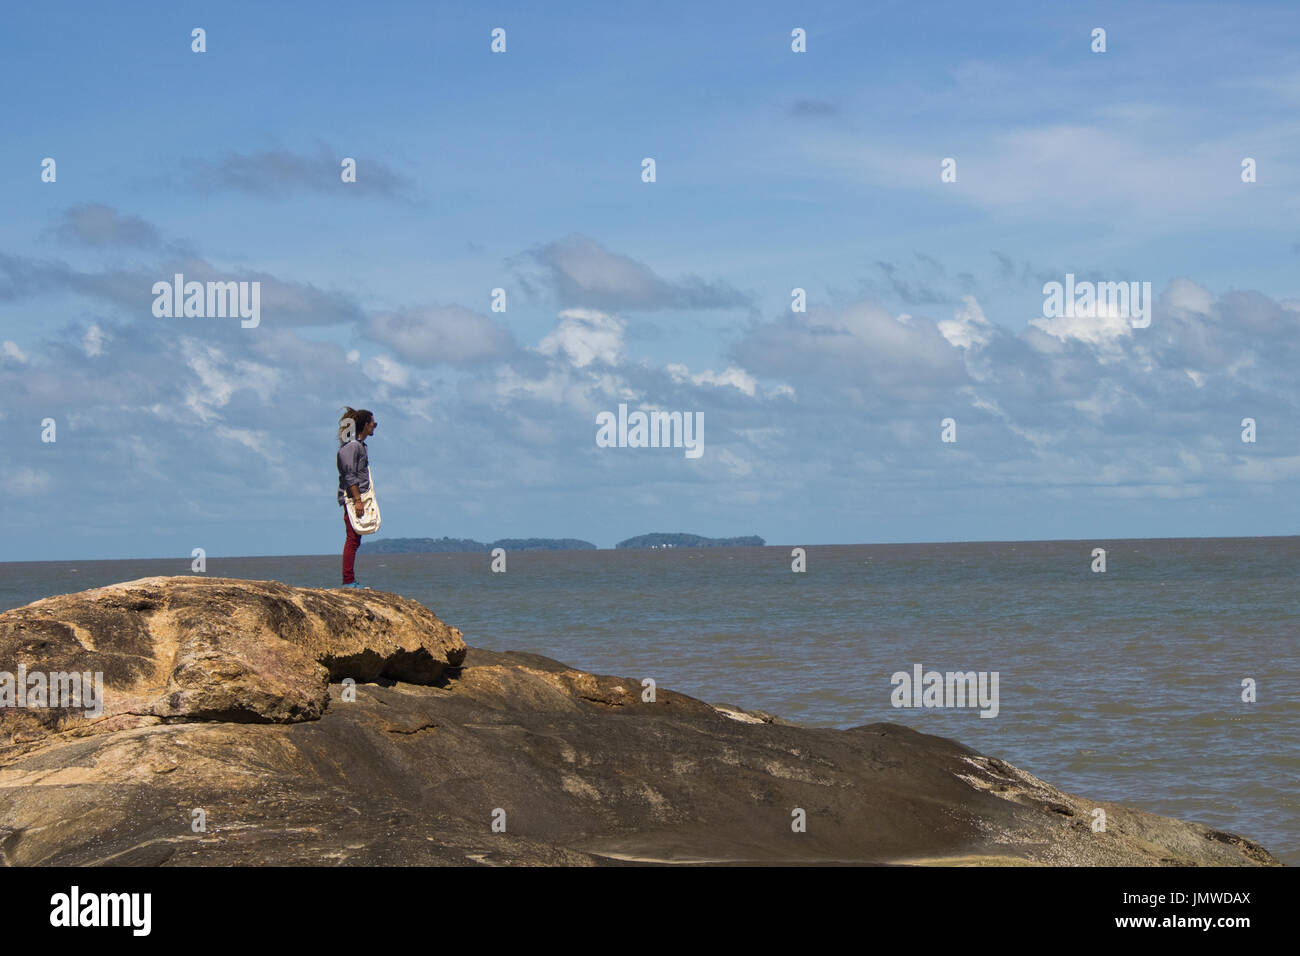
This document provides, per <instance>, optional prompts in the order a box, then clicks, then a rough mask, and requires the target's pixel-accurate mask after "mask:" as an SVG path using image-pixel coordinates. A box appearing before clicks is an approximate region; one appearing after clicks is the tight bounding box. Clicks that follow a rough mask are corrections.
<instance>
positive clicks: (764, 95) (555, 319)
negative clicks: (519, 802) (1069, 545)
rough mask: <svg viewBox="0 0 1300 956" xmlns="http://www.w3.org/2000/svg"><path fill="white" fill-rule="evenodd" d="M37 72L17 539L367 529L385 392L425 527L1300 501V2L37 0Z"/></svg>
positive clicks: (512, 528)
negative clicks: (1055, 288) (365, 415)
mask: <svg viewBox="0 0 1300 956" xmlns="http://www.w3.org/2000/svg"><path fill="white" fill-rule="evenodd" d="M196 28H201V29H202V30H203V31H204V35H203V39H204V46H205V49H204V50H203V51H202V52H196V51H195V50H194V49H193V47H194V45H195V43H196V41H195V39H194V36H193V32H192V31H193V30H195V29H196ZM498 29H499V30H502V31H504V46H505V48H504V51H494V50H493V48H492V47H493V31H494V30H498ZM1097 29H1102V30H1104V31H1105V50H1104V52H1102V51H1098V50H1095V49H1094V47H1096V46H1097V40H1096V39H1095V31H1096V30H1097ZM796 30H799V31H802V36H803V43H802V45H803V47H804V49H803V50H802V51H801V52H797V51H796V50H795V49H794V48H793V47H795V46H797V45H799V44H798V42H797V40H796V38H795V36H794V31H796ZM0 81H2V82H3V89H5V90H6V94H5V97H4V100H3V104H2V106H0V109H2V110H3V113H2V115H3V128H4V133H5V135H4V138H3V145H0V199H2V200H3V203H4V210H5V214H4V215H3V216H2V217H0V425H2V426H3V428H4V429H5V432H6V434H8V436H9V438H10V441H9V445H8V448H9V456H8V460H7V467H6V468H5V469H4V476H5V477H4V481H3V484H2V486H0V498H2V499H3V502H4V504H3V511H4V517H5V524H6V528H7V529H8V533H7V534H5V535H4V536H3V537H0V560H4V561H28V560H61V559H71V560H75V559H91V558H139V557H166V556H173V555H175V556H188V555H189V554H190V553H191V551H192V549H194V548H197V547H201V548H204V550H205V551H206V553H207V554H208V555H209V556H233V555H259V554H299V553H307V554H324V553H330V552H333V551H337V550H339V549H340V548H341V544H342V541H341V538H342V532H341V529H340V528H339V525H340V522H341V519H340V509H339V508H338V505H337V503H336V500H335V495H336V491H337V482H338V474H337V471H336V467H335V464H334V457H335V451H336V449H337V441H336V439H335V434H336V428H337V421H338V414H339V412H340V410H341V409H342V408H343V406H345V405H350V406H352V407H356V408H367V409H370V410H372V411H373V412H374V413H375V417H376V420H377V421H378V423H379V428H378V430H377V432H376V434H375V436H374V437H373V438H372V439H370V441H369V442H368V445H369V449H370V458H371V467H372V469H373V473H374V478H375V485H376V491H377V495H378V498H379V502H380V505H381V508H382V511H383V516H384V528H383V531H382V532H381V534H382V536H384V537H393V536H402V537H424V536H430V537H438V536H442V535H449V536H452V537H473V538H477V539H479V540H483V541H490V540H493V539H495V538H500V537H575V538H583V539H586V540H589V541H592V542H594V543H596V544H597V545H599V546H601V547H610V546H612V545H613V544H614V543H615V542H617V541H619V540H621V539H623V538H626V537H630V536H632V535H636V534H642V533H647V532H651V531H686V532H691V533H697V534H705V535H714V536H732V535H749V534H758V535H761V536H763V537H764V538H765V539H767V541H768V542H769V543H773V544H788V545H813V544H828V543H858V542H863V543H866V542H897V541H966V540H1024V539H1055V538H1070V539H1097V540H1102V539H1114V538H1131V537H1184V536H1195V537H1199V536H1218V535H1222V536H1235V535H1275V534H1297V533H1300V505H1297V492H1298V491H1300V426H1298V424H1297V420H1298V417H1300V376H1298V375H1297V368H1300V158H1298V157H1300V123H1298V122H1297V121H1296V116H1297V111H1298V110H1300V7H1297V6H1296V5H1295V4H1294V3H1276V4H1274V3H1237V4H1233V5H1231V6H1214V5H1200V4H1194V3H1176V4H1158V3H1149V4H1141V3H1132V2H1123V3H1114V4H1110V3H1088V4H1070V5H1064V4H1036V3H1023V4H1021V3H1005V4H991V5H970V4H964V3H951V4H949V3H932V4H917V3H914V2H905V3H888V2H886V3H873V4H870V5H864V4H860V3H817V2H811V3H804V2H801V3H799V4H786V3H764V2H747V3H744V4H735V3H729V4H698V3H673V2H665V3H657V4H652V5H635V6H634V5H626V6H623V5H610V6H598V5H593V4H589V3H556V4H545V5H541V4H526V3H519V4H491V3H463V4H456V3H411V4H405V3H383V2H376V3H368V4H356V5H353V4H341V3H323V4H322V3H313V4H305V3H302V4H299V3H276V4H265V3H240V2H228V3H223V4H220V5H213V4H202V3H184V2H180V3H171V4H167V5H160V4H142V3H130V2H125V3H119V4H113V5H111V6H105V5H102V4H92V3H81V4H76V3H69V4H60V5H57V6H55V7H50V6H49V5H22V6H15V7H13V8H12V9H10V10H9V11H7V13H6V27H5V29H4V30H3V31H0ZM47 159H52V160H54V175H53V177H52V178H53V181H48V180H49V179H50V178H51V177H50V176H49V171H48V164H46V163H45V160H47ZM345 159H352V160H354V161H355V170H356V176H355V181H354V182H345V181H343V180H344V175H343V172H342V170H343V164H344V160H345ZM646 159H652V160H653V162H654V177H653V181H646V173H645V164H644V161H645V160H646ZM1247 159H1249V160H1253V164H1252V166H1253V170H1254V175H1253V180H1254V181H1252V182H1246V181H1243V180H1244V175H1243V162H1244V161H1245V160H1247ZM945 160H952V161H953V163H951V164H949V165H950V167H951V170H952V171H953V172H954V173H955V176H954V175H951V174H950V175H948V176H945V175H943V172H944V162H945ZM946 180H947V181H946ZM176 273H181V274H183V275H184V276H185V277H186V279H187V280H188V281H199V282H208V281H222V282H225V281H233V282H250V283H251V282H257V283H259V290H260V313H259V320H258V322H257V324H256V325H255V326H253V327H244V323H241V321H240V319H239V318H237V317H235V318H232V317H229V316H227V317H220V316H208V315H204V316H195V315H190V316H184V315H182V316H170V317H168V316H159V315H156V314H155V311H156V310H155V298H156V296H155V293H154V291H153V287H154V284H155V283H157V282H171V281H172V277H173V275H175V274H176ZM1067 275H1071V276H1073V277H1074V278H1075V279H1076V280H1077V281H1079V282H1095V283H1105V282H1125V283H1128V282H1137V283H1139V288H1140V287H1141V286H1140V284H1141V283H1150V287H1149V288H1150V290H1151V302H1152V308H1151V310H1150V316H1149V318H1150V322H1149V325H1147V326H1145V327H1140V324H1139V323H1138V322H1136V321H1131V320H1130V317H1129V316H1127V315H1124V314H1118V313H1117V312H1116V310H1115V309H1113V308H1111V309H1098V310H1094V311H1093V312H1092V313H1085V314H1083V315H1075V316H1068V315H1067V316H1047V315H1045V313H1044V301H1045V291H1044V286H1045V284H1047V283H1050V282H1062V283H1064V282H1065V281H1066V276H1067ZM498 289H499V290H502V293H498V294H497V299H496V305H497V306H498V308H497V309H494V292H493V290H498ZM796 289H801V290H803V297H804V299H805V308H804V310H803V311H796V310H795V305H796V302H795V298H794V292H793V290H796ZM502 298H503V299H504V310H503V311H502V310H500V308H499V307H500V306H501V304H502V302H501V300H502ZM620 403H622V404H625V405H627V406H628V408H629V410H631V411H635V410H660V411H680V412H682V413H686V414H694V415H702V417H703V421H704V436H703V438H704V445H703V453H702V454H701V455H700V456H699V457H696V458H693V457H688V456H686V455H685V454H683V451H682V450H681V449H679V448H637V447H601V446H600V445H598V443H597V440H596V438H597V425H596V417H597V416H598V415H599V414H600V413H601V412H606V411H608V412H613V413H615V414H617V410H618V406H619V404H620ZM1247 418H1250V419H1253V420H1254V422H1255V436H1254V437H1255V441H1253V442H1245V441H1243V440H1242V436H1243V431H1244V426H1243V420H1244V419H1247ZM947 419H951V421H952V422H953V427H951V428H949V429H948V435H947V437H950V438H955V439H956V440H955V441H944V440H943V438H944V437H945V436H944V425H943V423H944V421H945V420H947ZM51 421H52V422H53V430H52V431H51V428H50V425H49V423H50V422H51ZM51 438H52V439H53V440H50V439H51Z"/></svg>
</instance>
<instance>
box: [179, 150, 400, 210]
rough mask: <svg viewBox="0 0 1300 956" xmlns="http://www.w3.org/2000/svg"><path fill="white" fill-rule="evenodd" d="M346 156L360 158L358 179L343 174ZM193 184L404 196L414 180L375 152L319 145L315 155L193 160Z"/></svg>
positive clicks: (271, 192) (262, 191) (264, 192)
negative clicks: (347, 180) (360, 152)
mask: <svg viewBox="0 0 1300 956" xmlns="http://www.w3.org/2000/svg"><path fill="white" fill-rule="evenodd" d="M345 157H350V158H352V159H355V160H356V163H357V179H356V182H353V183H344V182H343V181H342V178H341V174H342V171H343V167H342V165H341V164H342V162H343V160H344V158H345ZM188 165H189V166H190V168H191V176H190V184H191V185H192V186H194V187H196V188H198V189H200V190H203V191H206V192H218V191H224V190H231V191H235V192H243V193H248V194H249V195H253V196H259V197H279V196H283V195H285V194H286V193H289V192H295V191H305V192H316V193H328V194H330V195H340V196H343V197H345V198H346V197H369V196H375V197H379V198H383V199H406V198H408V196H409V192H410V189H411V181H410V180H409V179H408V178H407V177H406V176H404V175H402V174H400V173H398V172H396V171H395V170H394V169H393V168H392V167H391V166H389V165H388V164H387V163H385V162H383V161H382V160H380V159H378V158H376V157H374V156H366V155H364V154H363V155H360V156H358V155H357V154H356V153H354V152H348V151H347V150H342V149H335V148H331V147H329V146H327V145H325V144H324V143H317V144H316V151H315V152H314V153H307V152H293V151H291V150H287V149H271V150H262V151H260V152H253V153H236V152H228V153H226V154H225V155H224V156H223V157H221V158H220V159H217V160H208V159H196V160H190V161H189V162H188Z"/></svg>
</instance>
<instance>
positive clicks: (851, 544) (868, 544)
mask: <svg viewBox="0 0 1300 956" xmlns="http://www.w3.org/2000/svg"><path fill="white" fill-rule="evenodd" d="M689 533H690V532H650V534H689ZM443 537H448V536H447V535H444V536H443ZM634 537H641V536H640V535H635V536H634ZM700 537H707V535H700ZM735 537H744V535H736V536H735ZM756 537H762V536H761V535H757V536H756ZM1275 538H1300V533H1296V534H1248V535H1173V536H1160V537H1150V538H1113V537H1097V538H980V539H967V540H958V541H846V542H820V543H812V544H809V543H803V544H762V545H757V544H743V545H712V546H706V547H691V546H688V545H683V546H681V547H680V548H678V547H673V548H619V547H608V548H603V547H600V546H599V545H598V546H596V547H595V548H535V549H528V550H535V551H575V552H585V551H592V550H595V551H670V550H671V551H679V550H680V551H712V550H718V549H722V548H883V547H899V546H906V545H926V544H936V545H948V544H1055V543H1058V542H1059V543H1061V544H1069V543H1073V542H1080V541H1082V542H1092V543H1097V542H1106V541H1242V540H1251V539H1275ZM388 540H394V539H388ZM413 540H430V541H436V540H438V539H437V538H428V539H419V538H416V539H413ZM451 540H466V539H456V538H453V539H451ZM468 540H476V539H473V538H471V539H468ZM496 540H498V541H500V540H505V539H501V538H497V539H496ZM521 540H524V539H521ZM540 540H548V539H545V538H542V539H540ZM549 540H553V541H554V540H561V539H557V538H551V539H549ZM572 540H575V541H581V540H584V539H582V538H574V539H572ZM625 540H626V539H625ZM485 543H491V542H485ZM363 544H364V542H363ZM480 553H482V554H487V553H489V552H478V551H388V552H379V554H387V555H390V556H394V555H400V554H480ZM204 557H205V559H206V560H221V561H233V560H238V559H244V558H337V557H338V554H337V553H336V552H333V551H330V552H327V553H324V554H228V555H215V556H214V555H211V554H205V556H204ZM192 559H193V555H192V554H185V555H170V554H165V555H161V556H156V557H146V558H46V559H43V560H40V561H0V566H3V565H6V564H67V563H68V562H70V561H85V562H90V561H177V560H187V561H188V560H192Z"/></svg>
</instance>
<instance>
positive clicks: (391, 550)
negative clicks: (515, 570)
mask: <svg viewBox="0 0 1300 956" xmlns="http://www.w3.org/2000/svg"><path fill="white" fill-rule="evenodd" d="M766 543H767V542H766V541H764V540H763V539H762V538H760V537H759V536H758V535H756V534H751V535H748V536H747V537H743V538H706V537H704V536H703V535H698V534H666V533H664V532H655V533H654V534H642V535H638V536H637V537H635V538H628V539H627V540H626V541H620V542H619V543H618V544H616V545H614V547H615V548H761V547H763V545H765V544H766ZM493 548H504V549H505V550H506V551H595V550H597V548H596V546H595V545H594V544H592V543H591V542H590V541H581V540H579V539H578V538H498V539H497V540H496V541H492V542H483V541H475V540H474V539H473V538H446V537H443V538H379V539H377V540H372V541H367V542H366V551H367V553H369V554H461V553H479V552H485V551H491V550H492V549H493Z"/></svg>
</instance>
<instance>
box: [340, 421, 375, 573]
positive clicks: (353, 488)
mask: <svg viewBox="0 0 1300 956" xmlns="http://www.w3.org/2000/svg"><path fill="white" fill-rule="evenodd" d="M377 425H378V423H377V422H376V421H375V416H374V415H373V414H372V413H371V412H370V411H368V410H367V409H364V408H363V409H360V410H357V409H354V408H352V407H351V406H348V408H347V409H346V411H344V412H343V417H342V419H340V421H339V444H340V447H339V453H338V466H339V505H341V506H342V507H344V508H345V509H346V508H347V505H348V500H349V498H350V499H351V505H352V508H353V509H354V510H355V512H356V516H357V519H358V520H360V518H361V516H362V514H363V513H364V512H365V510H366V506H365V505H364V504H363V503H362V501H361V495H362V494H364V493H365V492H367V491H369V490H370V457H369V455H368V454H367V452H366V439H367V438H369V437H370V436H371V435H373V434H374V433H375V428H376V427H377ZM343 526H344V528H346V529H347V533H348V537H347V541H346V542H344V545H343V586H344V587H345V588H359V587H361V585H359V584H357V578H356V571H355V565H356V560H357V548H359V547H361V535H359V534H358V533H357V531H356V529H355V528H353V527H352V522H350V521H349V520H348V513H347V511H346V510H344V512H343Z"/></svg>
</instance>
